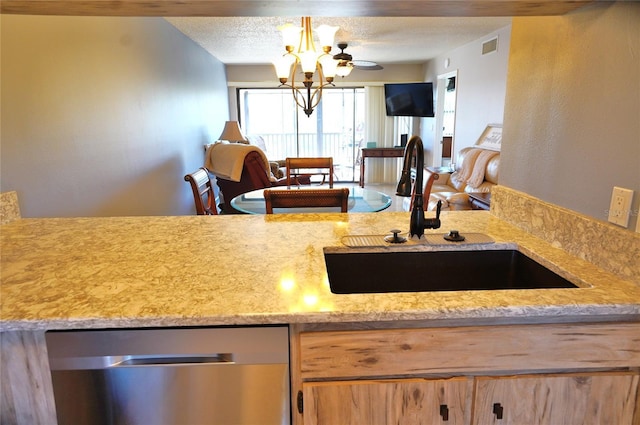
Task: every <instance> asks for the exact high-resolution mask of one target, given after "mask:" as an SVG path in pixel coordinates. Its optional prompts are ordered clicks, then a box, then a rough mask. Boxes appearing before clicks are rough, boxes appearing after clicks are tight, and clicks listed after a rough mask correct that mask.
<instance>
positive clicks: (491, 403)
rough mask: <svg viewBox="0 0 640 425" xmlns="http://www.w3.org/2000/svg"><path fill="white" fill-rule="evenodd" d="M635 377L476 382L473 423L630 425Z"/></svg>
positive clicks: (615, 375)
mask: <svg viewBox="0 0 640 425" xmlns="http://www.w3.org/2000/svg"><path fill="white" fill-rule="evenodd" d="M637 391H638V375H637V374H632V373H625V372H621V373H602V374H595V375H586V374H575V375H573V374H572V375H564V376H563V375H540V376H536V377H532V376H527V377H505V378H476V392H475V394H476V395H475V401H474V408H473V424H474V425H487V424H499V425H507V424H514V425H542V424H548V425H556V424H563V425H589V424H593V425H606V424H611V425H624V424H628V425H632V424H633V423H634V422H633V413H634V407H635V403H636V397H637Z"/></svg>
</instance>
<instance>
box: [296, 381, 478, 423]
mask: <svg viewBox="0 0 640 425" xmlns="http://www.w3.org/2000/svg"><path fill="white" fill-rule="evenodd" d="M472 385H473V380H472V378H454V379H441V380H426V379H399V380H380V381H341V382H312V383H305V384H303V388H304V424H305V425H316V424H318V425H320V424H342V425H347V424H354V425H362V424H367V425H378V424H379V425H386V424H403V423H404V424H415V425H433V424H440V423H447V424H450V425H456V424H460V425H462V424H468V423H469V422H470V420H471V397H470V395H471V393H472ZM443 409H444V411H443Z"/></svg>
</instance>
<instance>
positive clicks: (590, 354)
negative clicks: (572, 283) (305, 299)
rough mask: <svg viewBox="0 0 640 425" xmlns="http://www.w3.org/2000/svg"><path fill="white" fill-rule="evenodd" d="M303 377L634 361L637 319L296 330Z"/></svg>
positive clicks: (639, 358) (639, 355)
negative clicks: (631, 320)
mask: <svg viewBox="0 0 640 425" xmlns="http://www.w3.org/2000/svg"><path fill="white" fill-rule="evenodd" d="M300 361H301V374H302V379H303V380H307V379H324V378H353V377H380V376H396V375H415V374H431V373H449V374H450V373H482V372H492V371H496V372H499V371H502V372H509V371H521V370H522V371H544V370H554V369H588V368H615V367H640V323H618V324H588V325H587V324H585V325H580V324H560V325H557V324H555V325H503V326H478V327H459V328H426V329H388V330H363V331H336V332H303V333H302V334H301V335H300Z"/></svg>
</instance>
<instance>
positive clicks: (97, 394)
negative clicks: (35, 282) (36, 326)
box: [46, 326, 291, 425]
mask: <svg viewBox="0 0 640 425" xmlns="http://www.w3.org/2000/svg"><path fill="white" fill-rule="evenodd" d="M46 341H47V349H48V352H49V362H50V365H51V375H52V380H53V391H54V396H55V402H56V411H57V416H58V423H59V424H60V425H65V424H73V425H78V424H92V425H95V424H139V425H165V424H166V425H169V424H185V425H186V424H197V425H200V424H222V425H234V424H237V425H269V424H273V425H287V424H290V422H291V416H290V412H289V334H288V329H287V327H284V326H273V327H271V326H266V327H229V328H185V329H143V330H96V331H50V332H47V333H46Z"/></svg>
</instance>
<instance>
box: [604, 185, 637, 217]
mask: <svg viewBox="0 0 640 425" xmlns="http://www.w3.org/2000/svg"><path fill="white" fill-rule="evenodd" d="M632 198H633V190H630V189H624V188H621V187H617V186H614V187H613V194H612V195H611V205H610V206H609V222H610V223H613V224H617V225H618V226H622V227H627V226H628V225H629V213H631V199H632Z"/></svg>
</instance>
